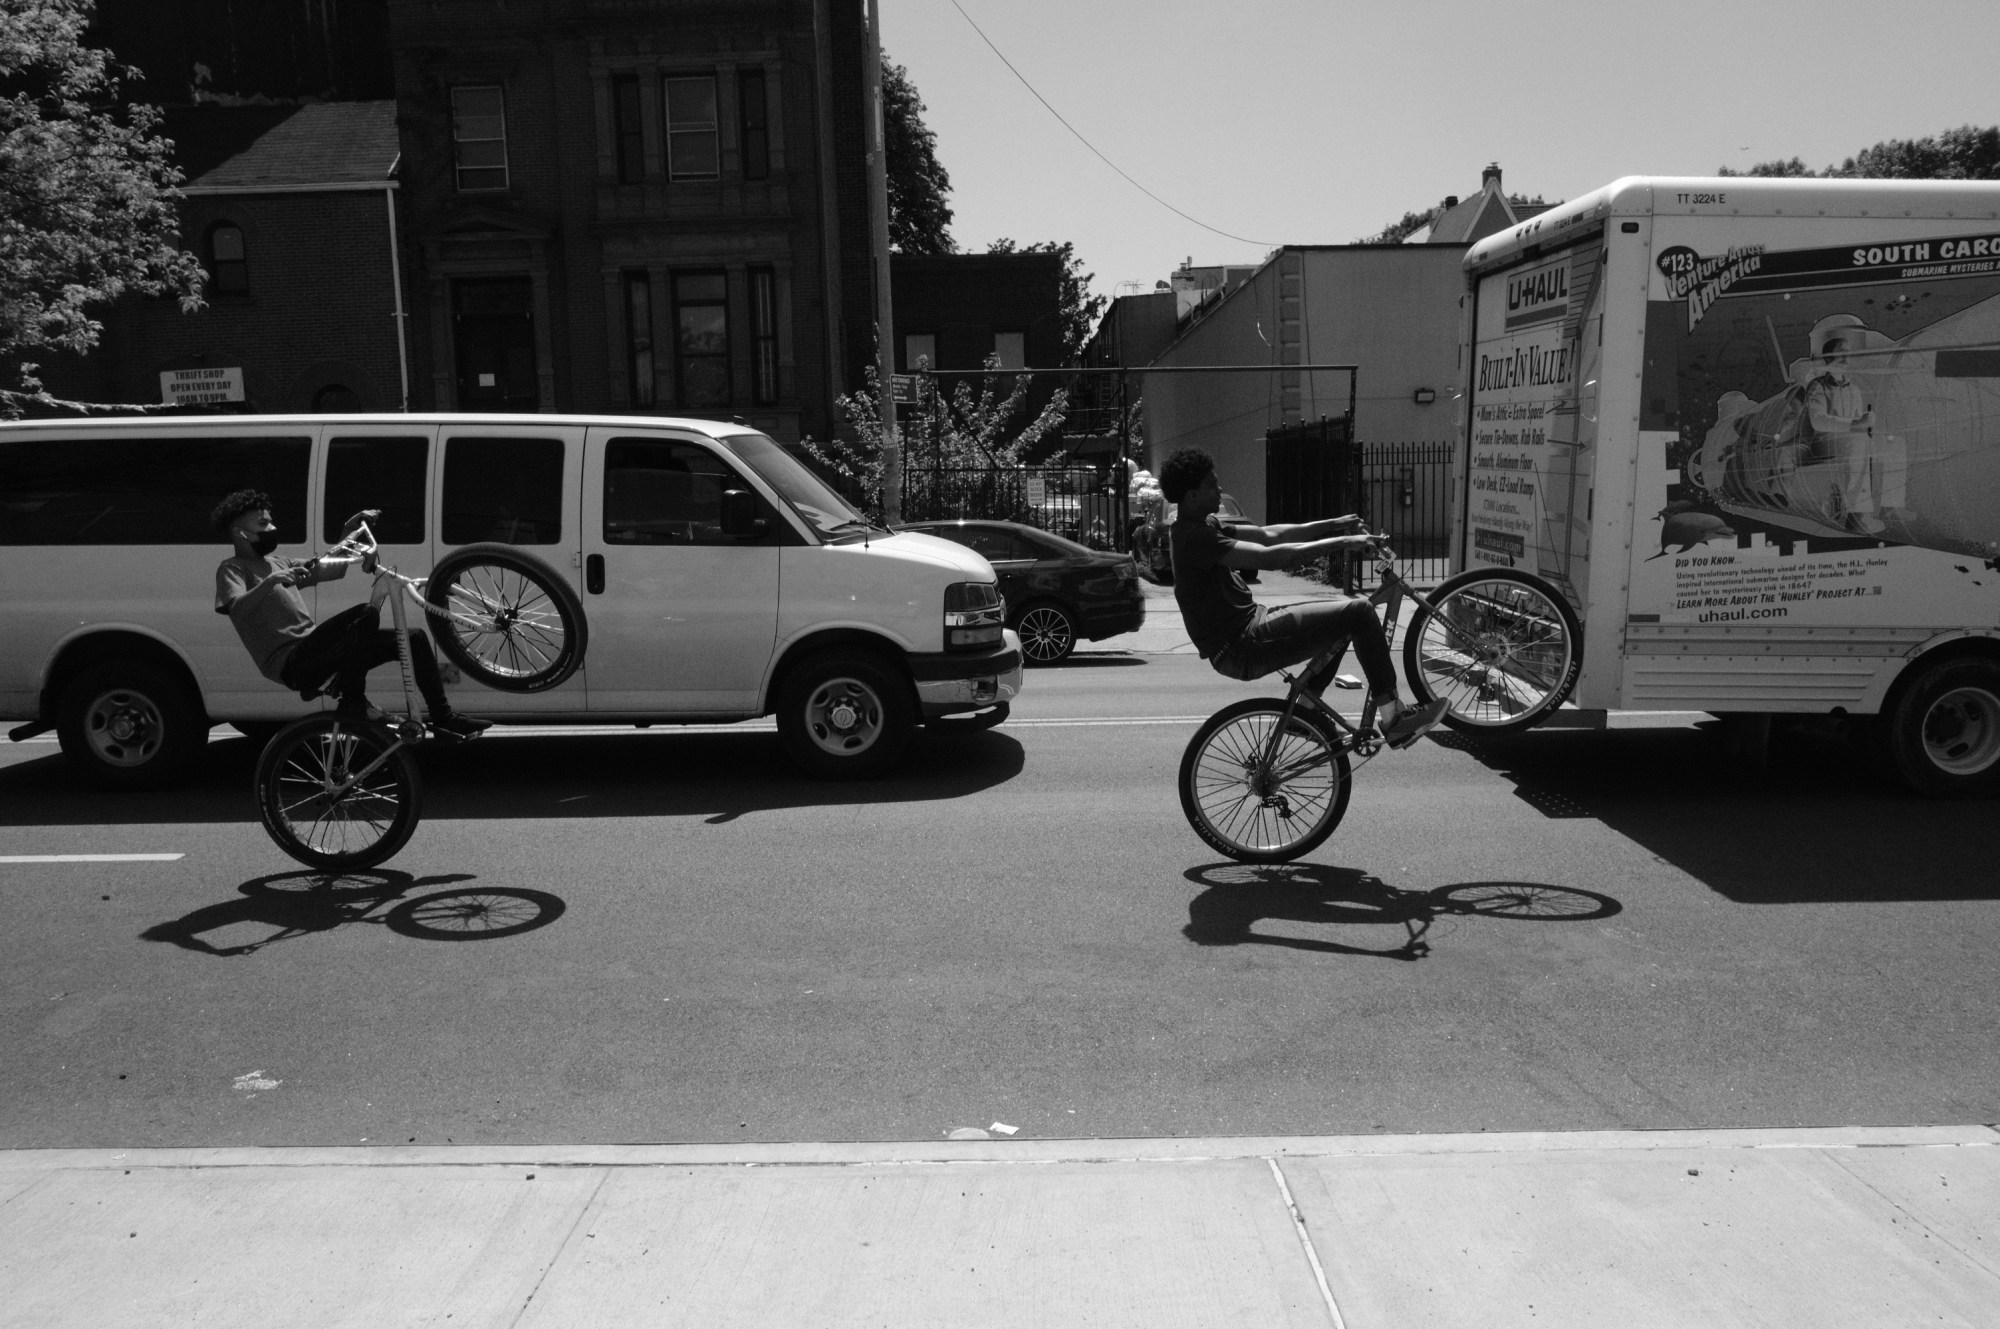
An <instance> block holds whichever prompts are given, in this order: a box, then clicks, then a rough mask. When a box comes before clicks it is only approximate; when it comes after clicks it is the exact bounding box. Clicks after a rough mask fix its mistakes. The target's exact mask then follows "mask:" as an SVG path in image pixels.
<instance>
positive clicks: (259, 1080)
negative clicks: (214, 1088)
mask: <svg viewBox="0 0 2000 1329" xmlns="http://www.w3.org/2000/svg"><path fill="white" fill-rule="evenodd" d="M283 1083H284V1081H283V1080H268V1079H266V1078H264V1072H262V1071H251V1072H250V1073H249V1074H247V1075H239V1076H237V1077H236V1079H235V1080H233V1081H232V1082H231V1084H230V1087H231V1088H232V1089H238V1090H241V1091H242V1092H243V1093H246V1094H255V1093H261V1092H262V1091H263V1090H266V1089H276V1088H277V1087H278V1086H279V1085H281V1084H283Z"/></svg>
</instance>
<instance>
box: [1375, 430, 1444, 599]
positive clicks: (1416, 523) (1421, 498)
mask: <svg viewBox="0 0 2000 1329" xmlns="http://www.w3.org/2000/svg"><path fill="white" fill-rule="evenodd" d="M1456 451H1457V448H1456V446H1455V445H1454V444H1452V443H1450V442H1435V443H1368V444H1364V445H1363V446H1362V449H1361V493H1360V495H1359V497H1360V499H1361V503H1360V506H1359V508H1358V509H1357V510H1358V511H1359V512H1360V513H1361V515H1362V516H1364V517H1366V518H1367V519H1368V525H1369V528H1370V529H1371V530H1377V531H1385V532H1387V533H1388V536H1389V546H1390V547H1391V548H1392V549H1394V550H1395V551H1396V553H1397V555H1398V564H1397V569H1398V571H1400V572H1401V573H1402V575H1403V576H1405V577H1407V578H1409V579H1410V580H1411V581H1414V582H1419V583H1435V582H1439V581H1442V580H1444V578H1445V577H1447V576H1449V575H1450V572H1451V569H1450V559H1451V459H1452V456H1453V454H1454V453H1455V452H1456ZM1356 577H1357V579H1358V582H1359V583H1360V584H1366V583H1368V582H1372V580H1373V578H1374V570H1373V565H1372V564H1363V565H1361V566H1360V567H1359V568H1357V569H1356Z"/></svg>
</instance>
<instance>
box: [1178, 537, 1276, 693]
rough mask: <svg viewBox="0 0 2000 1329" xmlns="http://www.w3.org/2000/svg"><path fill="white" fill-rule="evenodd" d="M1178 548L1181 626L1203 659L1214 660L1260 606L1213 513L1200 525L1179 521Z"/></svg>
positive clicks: (1230, 543) (1233, 546)
mask: <svg viewBox="0 0 2000 1329" xmlns="http://www.w3.org/2000/svg"><path fill="white" fill-rule="evenodd" d="M1168 531H1169V533H1170V539H1171V540H1172V543H1173V549H1174V600H1175V602H1176V603H1177V604H1179V605H1180V607H1181V622H1183V623H1184V624H1186V625H1187V631H1188V636H1189V638H1190V639H1192V640H1193V642H1194V648H1195V650H1197V651H1199V652H1200V653H1201V658H1202V659H1204V660H1211V659H1214V658H1215V656H1216V654H1217V653H1218V652H1220V651H1222V650H1223V649H1224V648H1225V647H1227V646H1228V645H1229V644H1230V643H1231V642H1233V641H1235V640H1236V639H1237V637H1239V636H1241V635H1242V632H1243V629H1244V628H1246V627H1248V626H1249V625H1250V620H1251V619H1252V618H1253V617H1255V615H1256V610H1257V602H1256V601H1255V600H1253V599H1251V598H1250V588H1249V587H1248V586H1246V585H1244V584H1243V578H1242V576H1241V575H1239V574H1238V573H1237V571H1236V569H1234V568H1229V567H1224V566H1223V564H1222V556H1223V555H1224V554H1227V553H1228V552H1229V551H1230V550H1231V549H1234V548H1235V547H1236V541H1234V540H1232V539H1230V538H1229V535H1228V534H1227V533H1226V531H1225V530H1224V528H1223V525H1222V523H1221V522H1220V521H1219V520H1217V519H1216V517H1215V516H1214V514H1212V513H1211V514H1210V515H1209V516H1207V517H1204V518H1203V519H1202V520H1200V521H1184V520H1182V519H1180V518H1178V517H1176V518H1175V519H1174V524H1173V525H1172V526H1170V527H1169V528H1168Z"/></svg>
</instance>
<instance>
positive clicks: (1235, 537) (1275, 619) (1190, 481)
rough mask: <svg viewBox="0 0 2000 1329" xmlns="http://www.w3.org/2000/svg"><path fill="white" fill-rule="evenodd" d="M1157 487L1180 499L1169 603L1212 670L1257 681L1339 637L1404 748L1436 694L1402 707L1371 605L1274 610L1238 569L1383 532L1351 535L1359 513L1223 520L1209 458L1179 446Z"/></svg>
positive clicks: (1436, 706) (1329, 671) (1320, 683)
mask: <svg viewBox="0 0 2000 1329" xmlns="http://www.w3.org/2000/svg"><path fill="white" fill-rule="evenodd" d="M1160 489H1161V492H1163V493H1164V494H1165V495H1166V497H1167V501H1168V502H1170V503H1178V504H1179V505H1180V510H1179V512H1177V513H1176V514H1175V516H1174V521H1173V524H1172V526H1171V527H1170V528H1169V536H1170V539H1171V541H1172V546H1173V555H1174V600H1175V602H1176V603H1178V604H1179V605H1180V610H1181V620H1182V621H1183V622H1184V623H1185V624H1186V625H1187V631H1188V636H1189V637H1190V638H1191V639H1192V640H1193V641H1194V645H1195V649H1196V650H1197V651H1199V652H1200V653H1201V657H1202V659H1204V660H1207V661H1208V662H1209V664H1210V665H1212V666H1213V667H1214V668H1215V671H1216V672H1217V673H1219V674H1222V675H1224V676H1226V677H1229V678H1235V679H1243V680H1248V679H1253V678H1261V677H1263V676H1264V675H1265V674H1268V673H1271V672H1272V671H1274V670H1277V669H1282V668H1284V667H1285V666H1286V665H1290V664H1297V663H1299V662H1300V661H1303V660H1310V659H1312V658H1313V657H1314V656H1317V655H1318V654H1320V652H1322V651H1324V650H1325V649H1326V648H1327V647H1328V646H1330V645H1332V644H1333V643H1334V642H1337V641H1339V640H1341V639H1342V638H1345V639H1347V640H1348V641H1349V642H1350V643H1351V644H1352V645H1353V647H1354V654H1355V657H1356V658H1357V659H1359V660H1360V661H1361V670H1362V672H1363V673H1364V674H1365V675H1367V678H1368V690H1369V692H1370V694H1371V696H1372V698H1373V701H1374V704H1375V715H1376V722H1377V724H1378V726H1379V727H1380V730H1381V734H1382V738H1383V741H1384V742H1386V743H1387V744H1388V745H1389V746H1390V747H1392V748H1406V747H1408V746H1409V745H1410V744H1412V743H1414V742H1416V741H1417V739H1418V738H1420V737H1422V736H1423V735H1424V734H1425V733H1426V732H1427V731H1428V730H1429V729H1430V728H1431V727H1432V726H1433V725H1435V724H1437V722H1438V721H1439V719H1441V718H1442V717H1443V715H1444V713H1445V702H1444V701H1443V700H1442V699H1439V700H1435V701H1430V702H1426V703H1424V704H1422V705H1420V706H1407V707H1406V706H1404V705H1403V703H1402V701H1401V699H1400V698H1399V697H1398V696H1397V692H1396V667H1395V665H1394V664H1392V663H1391V662H1390V659H1389V643H1388V640H1387V639H1386V637H1385V636H1384V634H1383V631H1382V622H1381V620H1380V619H1378V618H1377V617H1376V616H1375V607H1374V606H1373V605H1371V604H1370V603H1369V602H1368V601H1366V600H1362V599H1356V598H1352V597H1347V596H1342V597H1339V598H1337V599H1331V600H1320V601H1314V602H1311V603H1307V604H1297V605H1288V606H1286V607H1285V608H1283V609H1276V610H1272V609H1267V608H1265V607H1264V606H1262V605H1259V604H1258V603H1257V602H1256V601H1255V600H1253V599H1252V598H1251V595H1250V588H1249V587H1248V586H1246V585H1245V584H1244V582H1243V578H1242V576H1241V571H1240V570H1241V569H1246V568H1269V569H1271V570H1273V571H1276V570H1278V569H1281V568H1285V567H1290V566H1292V565H1294V564H1298V563H1303V562H1305V561H1307V560H1309V559H1313V558H1318V557H1319V556H1321V555H1323V554H1333V553H1340V552H1343V551H1346V550H1361V549H1368V548H1371V547H1372V546H1373V544H1374V543H1375V542H1376V540H1377V539H1378V538H1379V537H1376V536H1372V535H1367V534H1351V533H1350V532H1354V531H1357V530H1358V529H1359V528H1360V526H1361V519H1360V518H1359V517H1355V516H1346V517H1329V518H1327V519H1325V520H1323V521H1315V522H1305V523H1301V524H1297V525H1281V526H1252V525H1250V524H1248V523H1245V522H1236V523H1230V524H1225V523H1223V522H1222V521H1220V520H1219V519H1218V518H1217V516H1216V512H1217V510H1218V508H1219V507H1220V506H1221V503H1222V485H1221V483H1220V482H1219V481H1218V480H1217V478H1216V475H1215V462H1214V460H1213V459H1212V458H1210V457H1209V455H1208V454H1207V453H1205V452H1203V451H1201V450H1200V449H1198V448H1183V449H1181V450H1180V451H1179V452H1176V453H1174V455H1173V456H1171V457H1169V458H1168V459H1167V464H1166V466H1165V468H1164V469H1162V470H1161V472H1160ZM1336 665H1337V661H1335V660H1329V661H1328V662H1327V663H1326V665H1325V666H1323V668H1322V669H1320V670H1319V671H1317V673H1316V674H1312V675H1308V676H1307V677H1306V679H1305V686H1306V687H1307V688H1308V689H1309V690H1311V691H1312V692H1313V694H1314V695H1318V694H1319V693H1321V692H1324V691H1325V690H1326V687H1327V684H1329V683H1331V682H1332V681H1333V671H1334V669H1335V667H1336Z"/></svg>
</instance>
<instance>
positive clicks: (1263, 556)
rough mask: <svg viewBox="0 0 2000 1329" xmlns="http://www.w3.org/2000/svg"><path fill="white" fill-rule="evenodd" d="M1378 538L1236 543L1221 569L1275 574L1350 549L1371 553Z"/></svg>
mask: <svg viewBox="0 0 2000 1329" xmlns="http://www.w3.org/2000/svg"><path fill="white" fill-rule="evenodd" d="M1315 524H1317V523H1315ZM1260 529H1261V528H1260ZM1378 538H1379V537H1376V536H1372V535H1336V536H1329V537H1328V538H1326V539H1323V540H1302V541H1292V542H1288V543H1284V544H1252V543H1246V542H1244V541H1243V540H1240V539H1239V540H1237V541H1236V543H1235V544H1233V545H1231V546H1230V547H1229V548H1228V549H1227V550H1226V551H1225V552H1224V553H1223V555H1222V565H1223V566H1224V567H1226V568H1262V569H1264V570H1266V571H1270V572H1277V571H1280V570H1281V569H1284V568H1288V567H1291V566H1293V565H1294V564H1298V563H1304V562H1308V561H1309V560H1311V559H1315V558H1319V557H1321V556H1322V555H1325V554H1338V553H1340V552H1342V551H1343V550H1349V549H1352V550H1357V551H1362V550H1367V549H1371V548H1373V547H1374V544H1375V541H1376V540H1377V539H1378Z"/></svg>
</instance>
